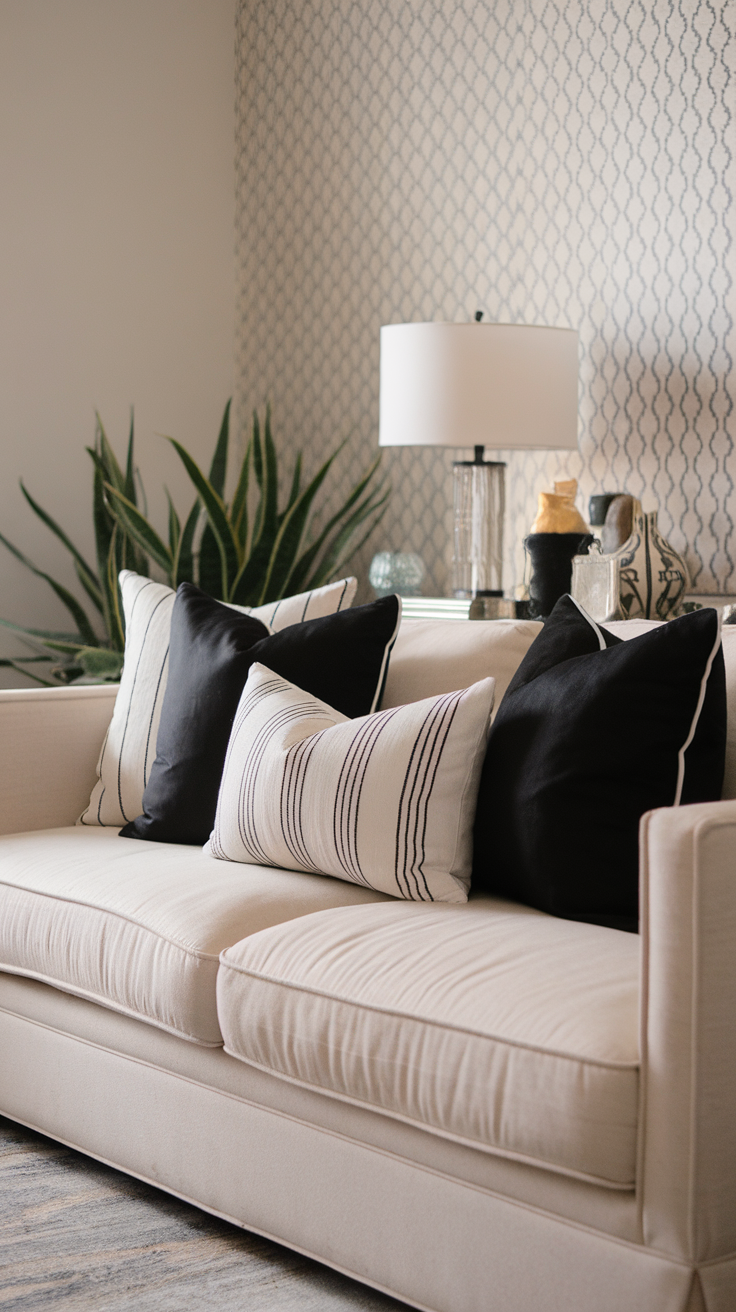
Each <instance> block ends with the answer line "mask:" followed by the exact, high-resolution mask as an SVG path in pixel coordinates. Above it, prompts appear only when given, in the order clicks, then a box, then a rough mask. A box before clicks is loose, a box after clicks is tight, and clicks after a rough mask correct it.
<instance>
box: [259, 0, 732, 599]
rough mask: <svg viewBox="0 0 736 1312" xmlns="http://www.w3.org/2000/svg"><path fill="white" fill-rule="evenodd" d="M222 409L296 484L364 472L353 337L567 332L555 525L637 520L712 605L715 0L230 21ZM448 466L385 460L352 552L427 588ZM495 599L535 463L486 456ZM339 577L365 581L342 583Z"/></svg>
mask: <svg viewBox="0 0 736 1312" xmlns="http://www.w3.org/2000/svg"><path fill="white" fill-rule="evenodd" d="M237 60H238V108H237V160H238V237H237V242H238V247H237V255H238V266H239V303H238V304H239V309H238V323H237V333H238V343H237V352H238V355H237V358H238V369H239V391H240V398H239V399H240V403H241V407H242V409H241V413H242V414H245V413H247V412H248V411H249V410H250V409H252V407H253V406H254V405H261V404H262V403H263V401H264V400H265V398H266V397H269V398H270V399H271V401H272V405H273V413H274V422H275V427H276V430H277V434H279V435H281V437H282V439H287V438H288V441H289V442H290V443H293V444H294V445H295V446H303V447H304V448H305V450H306V452H307V453H308V457H309V461H310V463H313V464H316V462H317V459H318V458H319V457H320V456H321V455H322V453H323V452H324V451H325V450H326V449H327V448H328V447H329V446H331V445H332V444H334V443H335V442H336V441H337V439H339V438H341V437H343V436H346V435H349V436H350V447H349V456H346V457H343V464H342V482H341V485H340V488H339V489H338V490H343V491H344V490H346V489H347V487H348V486H349V484H350V481H351V479H353V478H355V477H357V474H358V473H359V471H360V469H361V468H362V467H363V466H364V465H365V463H367V461H368V459H369V458H370V457H371V455H372V454H373V453H374V451H375V446H376V441H377V419H378V358H379V356H378V353H379V327H380V325H381V324H382V323H388V322H402V321H408V320H422V319H445V320H468V319H471V318H472V316H473V314H474V312H475V310H476V309H478V308H480V309H482V310H484V312H485V318H486V319H490V320H498V321H506V322H526V323H547V324H553V325H562V326H570V327H576V328H578V329H579V333H580V434H579V438H580V440H579V446H580V455H579V456H576V455H574V454H573V455H571V456H568V457H562V458H561V462H562V466H563V467H564V468H565V469H566V470H568V471H569V472H570V473H573V474H575V475H577V476H578V478H579V480H580V486H581V499H580V504H581V507H582V508H584V507H585V506H586V505H587V497H588V495H589V494H590V493H592V492H595V491H608V490H611V491H615V490H625V491H628V492H632V493H634V494H635V495H636V496H638V497H640V498H641V499H642V501H643V502H644V506H645V509H655V508H657V509H658V510H659V522H660V526H661V528H662V529H663V531H664V533H665V534H666V535H667V536H668V537H669V538H670V539H671V541H672V543H673V545H674V546H676V547H677V548H678V549H680V550H684V552H685V554H686V557H687V560H688V564H689V566H690V570H691V574H692V578H693V583H694V585H695V586H696V587H697V590H698V591H708V592H728V591H736V539H735V537H734V517H735V515H736V490H735V487H734V480H735V478H736V458H735V456H734V435H735V433H736V416H735V415H734V412H733V400H734V390H735V388H736V377H735V374H734V355H735V354H736V344H735V341H734V241H733V224H734V218H733V215H734V211H733V201H732V195H733V190H734V160H733V147H734V143H736V134H735V133H734V85H735V82H736V78H735V77H734V74H735V73H736V3H735V2H734V0H726V2H724V0H679V2H677V0H577V2H575V0H572V2H566V0H483V2H482V3H480V2H478V0H300V2H299V3H298V4H295V3H293V0H292V2H291V3H289V0H242V3H241V4H240V7H239V12H238V20H237ZM454 458H458V453H451V452H437V451H430V450H421V449H418V448H407V449H404V450H393V451H387V452H386V457H385V466H386V468H387V470H388V472H389V473H390V476H391V480H392V483H393V487H394V495H393V500H392V505H391V509H390V511H389V514H388V515H387V517H386V519H385V520H384V523H383V524H382V525H381V527H380V529H379V530H378V532H377V534H376V536H375V538H374V540H373V542H372V543H371V545H370V548H369V549H368V551H367V553H364V554H365V556H366V559H369V558H370V555H371V554H372V552H373V550H378V549H384V548H391V549H394V550H398V549H402V548H405V549H412V550H414V551H418V552H419V553H420V554H421V555H422V556H423V558H424V561H425V564H426V566H427V569H428V579H427V582H426V585H425V592H429V593H442V592H444V591H445V589H446V587H447V584H448V566H449V562H450V559H451V543H450V536H451V524H452V514H451V475H450V468H451V463H452V460H453V459H454ZM508 460H509V468H508V474H507V547H506V566H505V584H506V589H507V591H511V590H512V588H513V586H514V585H515V584H516V583H518V582H519V581H520V579H521V578H522V575H523V569H524V562H523V550H522V548H521V539H522V538H523V536H524V533H525V532H526V531H528V527H529V524H530V523H531V520H532V518H533V515H534V508H535V504H536V494H537V492H538V491H539V490H540V488H542V487H544V486H546V485H547V484H548V483H549V481H550V480H551V479H552V478H553V477H554V474H555V473H556V472H557V470H558V458H557V457H555V456H542V455H541V454H540V455H536V454H521V453H510V454H509V457H508ZM362 563H363V565H364V566H365V560H364V561H363V562H362Z"/></svg>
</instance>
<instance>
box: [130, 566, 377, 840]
mask: <svg viewBox="0 0 736 1312" xmlns="http://www.w3.org/2000/svg"><path fill="white" fill-rule="evenodd" d="M399 617H400V604H399V599H398V597H382V598H381V599H380V601H374V602H372V603H371V604H370V605H368V606H356V607H355V608H354V609H353V610H343V611H338V612H337V614H336V615H325V616H323V617H322V618H320V619H316V620H306V621H305V622H304V623H303V624H291V625H289V627H288V628H285V629H281V630H280V632H279V633H273V634H269V632H268V629H267V628H266V627H265V625H264V624H261V622H260V620H256V619H253V618H252V616H250V615H242V614H239V613H238V611H235V610H232V609H231V608H230V607H229V606H224V605H223V604H222V603H221V602H219V601H213V600H212V598H211V597H208V596H206V594H205V593H204V592H200V590H199V588H196V587H195V586H194V584H193V583H182V584H180V586H179V588H178V591H177V594H176V600H175V602H174V608H173V611H172V616H171V640H170V647H169V678H168V682H167V685H166V693H165V695H164V702H163V706H162V708H161V720H160V723H159V729H158V738H157V739H156V759H155V761H154V763H153V766H152V767H151V774H150V777H149V779H148V782H147V784H146V787H145V790H144V793H143V814H142V815H139V816H138V817H137V819H135V820H131V821H130V822H129V823H128V824H127V825H125V827H124V828H123V829H121V830H120V833H121V835H122V836H123V837H124V838H147V839H154V840H156V841H157V842H161V843H198V844H202V843H206V842H207V839H208V838H209V836H210V832H211V830H212V826H213V824H214V820H215V810H216V807H217V794H218V791H219V788H220V779H221V777H222V770H223V766H224V763H225V753H226V751H227V744H228V740H229V738H230V730H231V728H232V723H233V719H234V718H235V712H236V710H237V709H238V702H239V700H240V694H241V693H242V691H243V688H244V686H245V681H246V679H247V677H248V670H249V669H250V667H251V665H252V664H253V663H254V661H260V663H261V664H262V665H266V666H267V667H268V669H269V670H273V671H274V673H276V674H280V675H281V676H282V678H284V679H289V680H290V682H292V683H295V684H297V686H298V687H299V688H303V689H304V691H305V692H310V693H312V695H313V696H315V697H319V698H320V699H321V700H322V701H325V702H327V703H328V705H330V706H334V707H335V709H336V710H338V711H341V712H342V714H343V715H348V716H350V717H351V718H354V717H355V716H357V715H367V714H368V713H369V712H370V711H372V710H374V709H375V708H376V707H377V705H378V703H379V701H380V698H381V694H382V692H383V685H384V683H385V679H386V671H387V668H388V658H389V654H390V651H391V648H392V646H393V644H394V641H395V639H396V633H397V630H398V623H399Z"/></svg>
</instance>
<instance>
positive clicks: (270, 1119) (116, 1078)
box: [0, 1012, 736, 1312]
mask: <svg viewBox="0 0 736 1312" xmlns="http://www.w3.org/2000/svg"><path fill="white" fill-rule="evenodd" d="M0 1048H1V1049H2V1051H3V1052H4V1053H5V1054H6V1059H5V1060H4V1062H3V1063H2V1067H1V1068H0V1111H2V1113H3V1114H5V1115H7V1116H9V1117H11V1118H12V1119H15V1120H18V1121H20V1122H22V1123H23V1124H26V1125H30V1126H32V1127H33V1128H35V1129H37V1130H39V1131H41V1132H42V1133H44V1134H48V1135H50V1136H51V1137H53V1138H57V1139H60V1140H62V1141H63V1142H64V1143H67V1144H69V1145H70V1146H72V1147H75V1148H79V1149H81V1151H83V1152H87V1153H89V1154H90V1155H92V1156H95V1157H97V1158H99V1159H100V1160H102V1161H104V1162H106V1163H108V1164H109V1165H112V1166H115V1167H118V1168H119V1169H121V1170H123V1171H127V1172H129V1173H130V1174H133V1175H136V1176H138V1177H139V1178H141V1179H143V1180H146V1181H147V1182H150V1183H152V1184H154V1185H158V1186H159V1187H160V1188H163V1189H165V1190H168V1191H169V1192H171V1193H174V1194H176V1195H178V1196H179V1197H181V1198H184V1199H186V1200H187V1201H189V1202H193V1203H195V1204H197V1205H198V1206H201V1207H203V1208H204V1209H206V1210H207V1211H211V1212H213V1213H215V1214H217V1215H218V1216H221V1217H223V1218H225V1219H227V1220H231V1221H234V1222H235V1223H236V1224H239V1225H241V1226H243V1227H244V1228H246V1229H250V1230H253V1231H255V1232H257V1233H260V1234H262V1235H264V1236H266V1237H268V1238H271V1239H274V1240H277V1241H278V1242H280V1243H283V1244H285V1245H286V1246H288V1247H292V1248H294V1249H297V1250H298V1251H300V1252H302V1253H304V1254H306V1255H308V1256H310V1257H314V1258H317V1259H318V1260H319V1261H322V1262H325V1263H326V1264H327V1265H329V1266H333V1267H335V1268H336V1269H338V1270H340V1271H342V1272H344V1273H345V1274H348V1275H350V1276H353V1277H354V1278H356V1279H358V1280H362V1281H364V1282H365V1283H367V1284H370V1285H372V1286H373V1287H375V1288H378V1289H381V1290H383V1291H384V1292H386V1293H390V1294H393V1295H394V1296H395V1297H397V1298H399V1299H403V1300H404V1301H405V1302H407V1303H409V1304H410V1305H412V1306H414V1307H417V1308H421V1309H425V1312H542V1309H544V1312H593V1310H594V1312H703V1304H702V1302H701V1304H698V1303H697V1302H695V1301H693V1299H694V1298H695V1297H696V1295H695V1293H694V1289H695V1286H694V1285H693V1279H692V1271H691V1269H690V1268H688V1267H687V1266H685V1265H681V1264H678V1263H677V1262H675V1261H672V1260H670V1259H668V1258H666V1257H663V1256H660V1255H658V1254H655V1253H652V1252H651V1251H648V1250H646V1249H644V1248H639V1247H637V1246H636V1245H634V1244H628V1243H624V1242H622V1241H620V1240H615V1239H612V1238H610V1237H608V1236H606V1235H604V1234H601V1233H598V1232H594V1231H592V1230H586V1229H584V1228H583V1227H581V1226H578V1225H574V1224H571V1223H570V1222H567V1221H565V1220H562V1219H559V1218H556V1217H553V1216H551V1215H549V1214H546V1213H542V1212H541V1211H535V1210H534V1209H533V1208H531V1207H527V1206H523V1205H521V1204H519V1203H517V1202H513V1201H510V1200H507V1199H504V1198H501V1197H499V1196H496V1195H493V1194H491V1193H489V1192H486V1191H484V1190H482V1189H479V1188H476V1187H473V1186H470V1185H468V1184H467V1183H465V1182H462V1181H459V1180H455V1179H451V1178H450V1177H448V1176H444V1175H441V1174H439V1173H438V1172H435V1171H430V1170H427V1169H425V1168H423V1167H420V1166H418V1165H416V1164H415V1163H412V1162H409V1161H406V1160H405V1159H403V1158H399V1157H394V1156H392V1155H390V1154H388V1153H386V1152H384V1151H381V1150H377V1149H375V1148H373V1147H369V1146H366V1145H365V1144H362V1143H359V1142H356V1141H354V1140H352V1139H348V1138H346V1137H344V1136H342V1135H339V1134H335V1133H332V1132H328V1131H325V1130H324V1129H322V1128H319V1127H316V1126H314V1125H312V1124H310V1123H307V1122H305V1121H301V1120H298V1119H296V1118H294V1117H292V1116H287V1115H284V1114H283V1113H280V1112H276V1111H273V1110H272V1109H270V1108H267V1107H263V1106H259V1105H256V1104H253V1103H249V1102H246V1101H244V1100H242V1099H239V1098H236V1097H233V1096H231V1095H229V1094H225V1093H223V1092H221V1091H220V1090H217V1089H214V1088H211V1087H207V1086H205V1085H203V1084H200V1083H197V1082H195V1081H194V1080H191V1079H187V1078H183V1077H181V1076H179V1075H175V1074H172V1073H171V1072H170V1071H168V1070H165V1069H162V1068H159V1067H155V1066H152V1065H150V1064H148V1063H145V1062H143V1061H140V1060H137V1059H132V1058H130V1057H126V1056H123V1055H121V1054H120V1053H116V1052H113V1051H110V1050H108V1049H105V1048H101V1047H97V1046H96V1045H94V1044H92V1043H89V1042H86V1041H83V1040H80V1039H78V1038H75V1037H73V1036H70V1035H68V1034H63V1033H60V1032H59V1031H57V1030H52V1029H49V1028H46V1027H45V1026H43V1025H39V1024H36V1023H34V1022H31V1021H28V1020H27V1019H25V1018H23V1017H19V1016H17V1015H13V1014H11V1013H8V1012H0ZM727 1266H728V1264H721V1265H720V1266H719V1267H718V1268H717V1269H716V1267H711V1268H708V1269H707V1273H706V1272H704V1282H703V1289H704V1291H705V1305H704V1306H705V1312H726V1309H727V1304H726V1303H725V1302H722V1301H720V1300H721V1295H722V1294H723V1293H724V1292H726V1293H727V1294H728V1291H730V1295H731V1302H730V1303H729V1304H728V1307H730V1308H732V1307H733V1306H734V1303H733V1290H734V1288H735V1287H736V1286H734V1284H733V1283H732V1280H733V1277H734V1275H735V1274H736V1267H735V1268H734V1269H733V1270H726V1267H727ZM713 1300H714V1301H713Z"/></svg>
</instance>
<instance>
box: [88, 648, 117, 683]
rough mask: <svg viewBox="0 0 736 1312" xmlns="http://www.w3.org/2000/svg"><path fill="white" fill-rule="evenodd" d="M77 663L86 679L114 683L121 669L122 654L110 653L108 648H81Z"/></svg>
mask: <svg viewBox="0 0 736 1312" xmlns="http://www.w3.org/2000/svg"><path fill="white" fill-rule="evenodd" d="M77 661H78V663H79V664H80V665H81V667H82V670H83V671H84V673H85V674H86V675H88V677H90V678H93V679H101V680H102V681H103V682H105V683H110V682H112V683H116V682H117V681H118V679H119V678H120V674H121V671H122V668H123V653H122V652H121V651H110V649H109V648H108V647H82V648H81V649H80V650H79V651H78V652H77Z"/></svg>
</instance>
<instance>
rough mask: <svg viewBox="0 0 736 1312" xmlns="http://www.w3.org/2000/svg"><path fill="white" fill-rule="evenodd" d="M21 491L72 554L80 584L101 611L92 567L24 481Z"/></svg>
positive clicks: (33, 509)
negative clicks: (34, 497)
mask: <svg viewBox="0 0 736 1312" xmlns="http://www.w3.org/2000/svg"><path fill="white" fill-rule="evenodd" d="M20 490H21V492H22V493H23V496H24V497H25V499H26V501H27V502H28V504H29V506H30V507H31V510H32V511H34V513H35V514H36V515H38V518H39V519H40V520H41V522H42V523H44V524H45V525H46V527H47V528H48V529H50V530H51V532H52V533H54V534H55V535H56V537H57V538H58V539H59V541H60V542H62V543H63V544H64V546H65V547H66V549H67V551H69V552H71V554H72V556H73V557H74V564H75V568H76V571H77V577H78V578H79V581H80V583H82V584H83V585H84V587H85V589H86V591H87V593H88V595H89V597H90V599H91V600H92V601H93V602H94V604H95V606H96V607H97V609H98V610H99V611H101V610H102V601H101V597H100V580H99V579H98V577H97V575H96V574H95V572H94V570H93V569H91V568H90V566H89V565H88V564H87V562H86V560H85V559H84V556H83V555H82V554H81V552H80V551H77V548H76V547H75V545H74V543H73V542H72V540H71V538H69V537H67V535H66V533H65V532H64V530H63V528H61V526H60V525H59V524H57V522H56V520H55V519H52V517H51V515H49V513H48V511H46V510H44V509H43V507H42V506H39V504H38V502H37V501H35V500H34V499H33V497H32V496H31V494H30V492H29V491H28V488H27V487H26V486H25V484H24V482H23V479H21V480H20ZM96 598H97V599H96Z"/></svg>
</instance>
